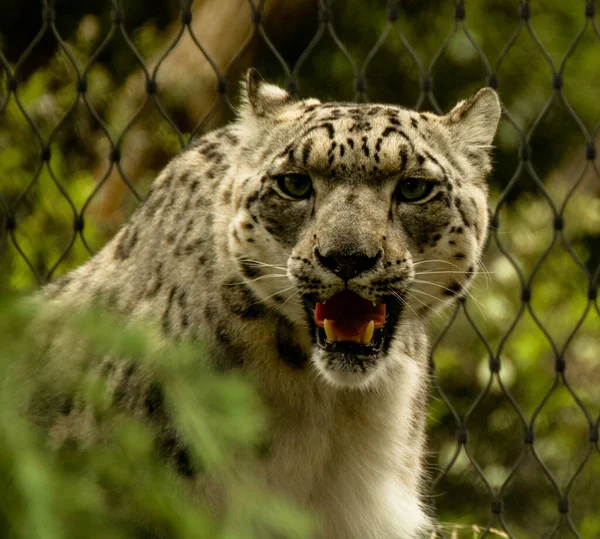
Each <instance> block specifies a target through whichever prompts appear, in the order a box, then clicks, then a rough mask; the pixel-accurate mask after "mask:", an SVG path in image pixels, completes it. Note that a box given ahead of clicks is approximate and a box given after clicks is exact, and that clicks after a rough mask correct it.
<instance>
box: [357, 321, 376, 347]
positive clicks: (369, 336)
mask: <svg viewBox="0 0 600 539" xmlns="http://www.w3.org/2000/svg"><path fill="white" fill-rule="evenodd" d="M373 333H375V321H374V320H371V321H370V322H369V323H368V324H367V328H366V329H365V332H364V333H363V336H362V338H361V340H360V342H361V343H363V344H371V341H372V340H373Z"/></svg>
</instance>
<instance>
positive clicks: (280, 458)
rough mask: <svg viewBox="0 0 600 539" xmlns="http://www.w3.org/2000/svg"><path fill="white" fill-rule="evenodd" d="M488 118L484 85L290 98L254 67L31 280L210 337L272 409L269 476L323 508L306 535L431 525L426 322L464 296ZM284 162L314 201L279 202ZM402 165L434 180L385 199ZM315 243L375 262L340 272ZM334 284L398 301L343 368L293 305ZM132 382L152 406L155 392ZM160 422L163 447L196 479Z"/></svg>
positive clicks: (494, 109)
mask: <svg viewBox="0 0 600 539" xmlns="http://www.w3.org/2000/svg"><path fill="white" fill-rule="evenodd" d="M499 114H500V107H499V102H498V98H497V97H496V94H495V93H494V92H493V91H492V90H491V89H484V90H481V91H479V92H478V93H477V94H476V95H474V96H473V97H471V98H470V99H468V100H467V101H464V102H461V103H459V104H458V105H457V106H456V107H455V108H454V109H453V110H451V111H450V112H449V113H448V114H447V115H445V116H437V115H435V114H431V113H427V112H422V113H417V112H414V111H411V110H407V109H403V108H400V107H396V106H391V105H356V104H348V103H327V104H321V103H320V102H319V101H317V100H316V99H307V100H295V99H293V98H292V97H291V96H290V95H289V94H288V93H287V92H286V91H285V90H283V89H281V88H278V87H276V86H272V85H269V84H266V83H264V82H263V81H262V80H261V79H260V78H259V76H258V75H257V74H256V73H255V72H254V71H251V72H250V73H249V75H248V79H247V82H246V85H245V90H244V98H243V104H242V106H241V109H240V111H239V117H238V119H237V121H235V122H234V123H233V124H231V125H229V126H227V127H225V128H223V129H220V130H217V131H214V132H212V133H209V134H207V135H206V136H204V137H202V138H201V139H200V140H198V141H197V142H195V143H194V144H192V145H191V146H189V147H188V148H187V149H186V150H185V151H184V152H183V153H182V154H180V155H179V156H178V157H176V158H175V159H174V160H173V161H172V162H171V163H170V164H169V165H168V166H167V167H166V169H165V170H164V171H163V172H162V173H161V174H160V176H159V177H158V178H157V180H156V181H155V183H154V185H153V186H152V189H151V191H150V194H149V196H148V199H147V200H146V201H145V203H144V204H143V205H142V206H141V207H140V208H139V210H138V211H137V212H136V213H135V215H134V216H133V217H132V219H131V220H130V221H129V222H128V223H127V224H126V225H125V226H124V227H123V229H122V230H121V232H120V233H119V234H118V235H117V236H116V237H115V238H114V239H113V240H112V241H111V242H110V243H109V244H108V245H107V246H106V247H105V248H104V249H103V250H102V251H101V252H100V253H99V254H98V255H96V256H95V257H94V258H93V259H92V260H90V261H89V262H88V263H87V264H85V265H84V266H82V267H80V268H79V269H77V270H75V271H73V272H72V273H71V274H70V275H69V276H68V278H66V279H65V280H63V281H62V283H60V284H55V285H50V286H49V287H48V288H47V289H46V294H47V296H48V297H52V298H53V300H54V301H57V302H59V303H61V304H69V303H70V304H79V305H86V304H88V303H90V302H91V301H94V300H96V299H97V298H100V297H110V298H112V301H113V303H114V306H115V307H116V308H118V309H119V310H120V311H122V312H124V313H127V314H128V315H130V316H131V317H136V318H150V319H153V320H156V321H157V322H158V323H159V326H160V328H161V331H163V332H164V334H165V335H166V336H168V337H169V338H173V339H177V338H181V337H187V338H191V339H201V340H203V341H205V342H207V343H208V344H209V346H210V347H211V349H212V355H211V357H212V358H213V361H214V362H215V365H216V367H217V368H221V369H229V368H237V369H241V370H243V371H245V372H247V373H248V374H249V375H251V376H252V378H253V379H254V380H256V382H257V384H258V387H259V390H260V392H261V394H262V396H263V398H264V400H265V402H266V403H267V404H268V405H270V407H271V417H272V424H273V433H272V445H271V446H270V450H269V451H267V454H266V456H265V458H264V462H263V466H264V471H265V474H266V477H267V478H268V480H269V481H270V482H271V483H272V484H273V486H274V487H275V488H278V489H280V490H281V491H282V492H284V493H286V494H287V495H288V496H290V497H291V498H293V499H295V500H296V501H297V502H299V503H300V504H301V505H303V506H306V507H310V508H313V509H315V511H316V512H317V514H319V515H321V516H322V518H323V536H322V537H324V538H328V539H337V538H339V539H381V538H386V539H387V538H390V539H393V538H403V539H404V538H416V537H420V536H421V534H423V533H425V532H426V530H427V529H428V527H429V523H430V518H429V516H428V514H427V511H426V510H425V508H424V505H423V503H422V498H421V496H422V490H423V483H424V478H423V471H422V462H421V461H422V457H423V443H424V437H425V436H424V423H425V419H424V418H425V409H426V386H427V348H428V343H427V338H426V331H425V324H426V320H427V318H428V316H429V315H430V313H432V312H435V311H437V310H439V309H441V308H443V307H445V306H447V305H450V304H452V303H453V302H455V301H457V299H458V298H461V297H462V296H463V294H464V293H465V292H466V290H467V288H468V286H469V283H470V281H471V280H472V277H473V274H474V268H475V267H477V264H478V259H479V256H480V253H481V249H482V247H483V244H484V242H485V239H486V230H487V226H488V212H487V189H486V183H485V178H486V175H487V174H488V173H489V171H490V160H489V156H488V150H489V149H490V144H491V142H492V138H493V136H494V132H495V129H496V126H497V123H498V119H499ZM286 173H301V174H307V175H309V176H310V178H311V181H312V187H313V195H312V196H311V197H309V198H305V199H300V200H294V199H290V198H289V197H286V196H285V194H284V193H282V192H281V189H280V188H279V187H278V183H277V181H276V177H277V176H278V175H281V174H286ZM409 177H419V178H425V179H427V180H431V181H433V182H435V183H436V187H435V189H434V191H433V192H432V194H431V196H429V197H428V198H427V199H426V200H424V201H422V202H418V203H403V202H399V201H398V199H397V197H396V194H395V193H396V190H397V188H398V184H399V182H401V181H403V180H404V179H406V178H409ZM317 250H318V251H319V252H320V253H325V254H327V253H337V254H341V255H344V256H346V255H347V256H353V255H356V254H360V255H362V256H365V257H369V259H370V260H373V261H374V262H373V263H372V267H370V268H369V269H368V271H364V272H362V273H360V274H359V275H357V276H356V277H354V278H352V279H350V280H348V281H344V280H342V279H341V278H340V277H338V276H337V275H335V274H334V273H332V272H331V271H329V270H328V269H327V267H325V266H324V265H323V264H322V263H319V261H318V259H317V257H316V255H315V252H316V251H317ZM344 287H348V288H349V289H351V290H353V291H355V292H357V293H359V294H360V295H362V296H363V297H365V298H367V299H369V300H371V301H373V302H375V303H378V302H381V301H384V300H385V299H386V298H390V297H392V298H395V300H397V302H398V304H399V306H398V309H397V312H396V315H394V316H395V317H394V318H393V319H390V320H388V323H387V325H388V326H389V329H388V330H387V331H388V332H389V333H390V335H391V338H390V339H389V340H388V341H387V345H386V347H385V348H384V349H383V351H382V352H381V354H380V355H378V356H377V357H369V358H367V357H365V358H358V359H357V361H356V362H355V364H356V365H357V368H356V369H355V370H352V369H348V368H347V362H346V361H345V359H347V358H344V357H342V356H340V355H335V354H331V353H327V352H325V351H324V350H322V349H320V348H318V347H317V346H316V345H315V337H314V332H313V331H312V330H311V324H312V320H311V319H310V316H309V313H308V312H307V309H306V304H305V302H304V298H307V297H311V298H313V301H317V300H318V301H321V302H323V301H325V300H327V298H329V297H330V296H331V295H333V294H335V293H337V292H339V291H341V290H342V289H343V288H344ZM118 372H120V373H121V381H120V382H115V384H114V386H115V388H116V389H115V391H117V390H119V388H121V389H120V391H123V389H124V387H125V386H126V384H127V383H130V384H134V382H133V381H132V380H134V379H135V373H133V372H130V373H129V374H128V375H127V376H126V374H127V370H126V369H123V368H119V370H118ZM115 376H116V375H115ZM123 380H124V381H123ZM124 384H125V385H124ZM146 393H147V394H145V396H144V398H142V399H141V400H140V402H141V403H142V406H143V408H144V410H145V413H147V414H148V415H154V414H155V413H156V410H160V409H161V402H162V396H161V393H160V390H159V389H158V388H156V387H155V386H154V385H152V384H150V385H147V391H146ZM123 394H124V395H126V393H123ZM62 421H63V422H64V419H63V420H62ZM79 421H81V420H79ZM62 428H63V430H65V429H66V427H65V426H64V425H63V426H62ZM74 428H75V427H74ZM77 428H82V427H81V424H80V423H77ZM71 430H72V429H71ZM165 432H166V434H165V436H164V440H163V441H164V443H163V445H164V453H165V454H167V455H171V456H174V457H173V458H175V460H176V462H177V466H178V468H179V469H180V470H181V472H182V474H183V475H185V476H189V477H190V480H193V470H191V469H190V467H189V462H188V461H187V459H186V455H185V452H184V450H183V449H182V448H181V447H179V445H178V444H177V441H176V439H175V438H174V437H173V434H172V432H171V431H169V430H168V429H167V430H166V431H165Z"/></svg>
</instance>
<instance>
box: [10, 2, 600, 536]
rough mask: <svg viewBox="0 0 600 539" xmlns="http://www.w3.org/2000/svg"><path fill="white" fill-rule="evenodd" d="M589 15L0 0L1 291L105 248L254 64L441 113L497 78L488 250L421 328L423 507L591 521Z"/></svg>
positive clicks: (430, 7)
mask: <svg viewBox="0 0 600 539" xmlns="http://www.w3.org/2000/svg"><path fill="white" fill-rule="evenodd" d="M599 21H600V17H598V16H596V14H595V7H594V3H593V1H585V0H573V1H571V2H562V1H560V0H538V1H536V2H532V3H529V2H519V1H518V0H479V1H477V2H475V1H471V2H468V1H467V2H461V1H459V0H455V1H454V2H453V1H451V0H447V1H441V0H399V1H389V2H385V1H384V0H379V1H369V2H366V1H364V0H346V1H341V0H331V1H327V0H267V1H264V2H259V0H254V3H252V2H250V1H248V0H194V1H193V2H191V3H190V2H187V1H186V0H184V1H183V2H182V3H181V4H180V3H178V2H177V1H175V0H173V1H170V2H158V1H155V2H153V1H147V0H146V1H142V0H128V1H127V2H122V3H118V2H117V1H116V0H114V1H113V2H111V1H110V0H86V1H85V2H69V1H67V0H56V2H52V3H46V1H45V0H43V1H42V2H41V3H40V1H39V0H3V2H2V5H1V6H0V289H1V290H4V291H6V290H10V291H18V292H27V291H30V290H33V289H35V288H36V287H38V286H40V285H41V284H43V283H45V282H47V281H50V280H52V279H55V278H57V277H59V276H60V275H63V274H64V273H66V272H67V271H69V270H70V269H72V268H74V267H75V266H77V265H78V264H80V263H82V262H83V261H85V260H87V259H88V258H89V257H90V256H91V254H92V253H94V252H96V251H97V250H98V249H100V248H101V247H102V245H103V244H104V243H105V242H106V241H107V240H108V239H109V238H110V237H111V235H112V234H114V233H115V232H116V230H118V228H119V227H120V225H121V224H122V223H123V222H124V221H125V220H126V219H127V217H128V216H129V215H131V213H132V212H133V211H134V210H135V208H136V206H137V204H138V203H139V202H140V200H142V199H143V197H144V195H145V193H146V192H147V190H148V188H149V185H150V183H151V182H152V180H153V178H154V177H155V176H156V174H157V172H158V171H159V170H160V169H161V168H162V167H163V166H164V165H165V164H166V163H167V161H168V160H169V159H170V158H171V157H173V156H174V155H175V154H177V153H178V152H179V151H180V150H181V149H182V148H183V147H184V146H185V145H186V144H187V143H188V142H189V141H190V139H192V138H194V137H198V136H201V135H202V134H203V133H204V132H206V131H208V130H210V129H213V128H215V127H218V126H220V125H223V124H224V123H226V122H227V121H229V120H231V118H232V117H233V111H234V108H235V105H236V102H237V99H238V88H239V80H240V76H241V75H242V74H243V73H244V71H245V70H246V69H247V68H248V67H249V66H255V67H257V68H258V69H259V71H260V72H261V74H262V75H263V77H265V78H266V79H268V80H269V81H271V82H275V83H278V84H280V85H282V86H284V87H286V88H288V89H289V90H290V91H291V92H292V93H294V94H297V95H299V96H300V97H318V98H320V99H321V100H324V101H328V100H342V101H359V102H388V103H394V104H399V105H402V106H406V107H416V108H418V109H422V110H434V111H438V112H442V111H447V110H449V108H450V107H451V106H453V105H454V104H455V103H456V101H458V100H459V99H463V98H466V97H468V96H469V95H470V94H471V93H473V92H475V91H476V90H477V89H478V88H480V87H482V86H486V85H490V86H492V87H494V88H496V89H497V91H498V92H499V94H500V97H501V99H502V102H503V105H504V113H503V117H502V121H501V124H500V128H499V132H498V135H497V138H496V146H497V149H496V150H495V152H494V163H495V169H494V173H493V175H492V177H491V178H490V188H491V200H492V207H493V220H492V225H493V226H492V229H491V236H490V241H489V246H488V250H487V254H486V256H485V258H484V264H482V268H481V272H480V275H479V276H478V279H477V281H476V283H475V285H474V287H473V289H472V290H471V292H472V296H470V297H468V298H467V300H466V302H465V303H464V304H461V305H460V306H459V308H458V309H457V310H456V311H455V312H454V313H450V316H448V314H446V315H444V316H439V317H438V318H436V319H435V320H434V322H433V324H432V326H433V328H432V329H433V333H434V336H435V339H434V340H433V343H434V346H433V350H432V372H433V373H434V390H433V393H432V400H431V403H430V416H429V427H430V448H431V450H430V453H429V459H428V468H429V470H430V478H431V493H430V495H431V502H432V504H433V505H434V506H435V510H436V514H437V516H438V518H439V519H440V520H441V521H443V522H447V523H454V524H459V525H460V524H463V525H465V526H467V527H472V526H473V525H478V526H480V527H481V528H480V530H481V531H480V532H477V531H473V530H472V529H471V528H469V530H470V531H469V533H470V534H471V535H469V537H472V536H475V537H477V536H482V537H483V536H486V535H488V534H489V533H490V532H489V530H490V527H493V528H495V529H498V530H503V533H504V534H505V535H506V536H509V537H524V538H536V539H537V538H539V537H560V538H562V537H582V538H595V537H600V511H599V510H598V509H599V508H600V449H599V445H598V425H599V422H600V365H599V359H600V309H599V306H598V301H597V287H598V281H599V274H600V174H599V172H598V157H597V142H598V132H599V129H600V98H599V96H600V31H599V28H598V22H599ZM486 530H488V531H486ZM442 533H443V530H442ZM448 536H450V532H448Z"/></svg>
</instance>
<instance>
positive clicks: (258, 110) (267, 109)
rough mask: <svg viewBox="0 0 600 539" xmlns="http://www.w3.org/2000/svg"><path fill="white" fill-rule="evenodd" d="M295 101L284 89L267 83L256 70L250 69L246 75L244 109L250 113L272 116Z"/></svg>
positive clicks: (243, 90)
mask: <svg viewBox="0 0 600 539" xmlns="http://www.w3.org/2000/svg"><path fill="white" fill-rule="evenodd" d="M294 101H296V100H295V99H294V98H293V97H292V96H291V95H290V94H289V93H288V92H286V91H285V90H284V89H283V88H280V87H279V86H275V85H274V84H269V83H268V82H265V80H264V79H263V78H262V77H261V76H260V74H259V73H258V71H256V69H254V68H250V69H249V70H248V72H247V73H246V81H245V84H244V87H243V89H242V102H243V103H244V105H245V106H244V109H246V110H247V109H250V110H248V112H252V113H253V114H254V116H259V117H260V116H270V115H271V114H274V113H277V112H278V109H280V108H281V107H283V106H285V105H288V104H290V103H293V102H294ZM246 110H244V112H246Z"/></svg>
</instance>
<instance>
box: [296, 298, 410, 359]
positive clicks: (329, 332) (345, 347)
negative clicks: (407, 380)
mask: <svg viewBox="0 0 600 539" xmlns="http://www.w3.org/2000/svg"><path fill="white" fill-rule="evenodd" d="M393 303H394V305H392V302H383V303H378V304H373V303H372V302H370V301H369V300H366V299H364V298H363V297H361V296H359V295H358V294H356V293H355V292H352V291H350V290H344V291H342V292H339V293H338V294H335V295H334V296H332V297H330V298H329V299H328V300H327V301H326V302H324V303H320V302H316V303H312V302H309V301H308V300H307V308H308V310H309V313H310V314H311V318H312V320H313V322H314V325H315V334H316V339H315V340H316V343H317V345H318V346H319V347H320V348H322V349H324V350H326V351H328V352H344V353H350V354H352V355H360V356H369V355H375V354H378V353H379V352H381V350H382V349H383V348H384V346H385V344H386V343H387V341H389V337H390V334H389V331H388V327H389V326H390V323H395V320H396V319H397V317H398V315H399V308H397V307H396V305H395V304H396V303H397V302H393ZM390 307H391V308H390ZM392 319H393V320H392ZM392 327H393V324H392Z"/></svg>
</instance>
